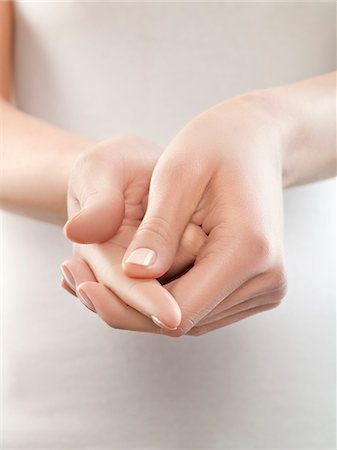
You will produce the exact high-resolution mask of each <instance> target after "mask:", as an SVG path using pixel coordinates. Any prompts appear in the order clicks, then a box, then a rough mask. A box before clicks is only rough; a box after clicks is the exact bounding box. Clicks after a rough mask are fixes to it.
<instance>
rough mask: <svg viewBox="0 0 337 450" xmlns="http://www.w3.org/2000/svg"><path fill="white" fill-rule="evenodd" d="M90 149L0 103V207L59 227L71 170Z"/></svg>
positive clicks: (76, 138)
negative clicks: (82, 154) (87, 149)
mask: <svg viewBox="0 0 337 450" xmlns="http://www.w3.org/2000/svg"><path fill="white" fill-rule="evenodd" d="M92 144H93V141H91V140H90V139H86V138H83V137H81V136H78V135H76V134H72V133H69V132H66V131H64V130H61V129H58V128H57V127H55V126H52V125H50V124H48V123H46V122H43V121H42V120H39V119H37V118H34V117H31V116H29V115H28V114H25V113H23V112H21V111H18V110H17V109H15V108H14V107H13V106H12V105H11V104H9V103H7V102H6V101H4V100H2V99H0V155H1V174H0V176H1V179H0V183H1V184H0V201H1V207H2V208H3V209H7V210H10V211H13V212H16V213H19V214H25V215H28V216H31V217H35V218H38V219H40V220H44V221H48V222H53V223H59V224H63V223H64V222H65V220H66V216H67V208H66V197H67V180H68V175H69V170H70V167H71V166H72V163H73V161H74V160H75V158H76V157H77V156H78V154H79V153H80V152H82V151H83V150H84V149H86V148H88V147H90V146H91V145H92Z"/></svg>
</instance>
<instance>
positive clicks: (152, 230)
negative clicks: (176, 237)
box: [137, 216, 171, 242]
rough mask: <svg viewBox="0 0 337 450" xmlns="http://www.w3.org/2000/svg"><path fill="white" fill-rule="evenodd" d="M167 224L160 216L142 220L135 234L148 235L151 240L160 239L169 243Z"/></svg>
mask: <svg viewBox="0 0 337 450" xmlns="http://www.w3.org/2000/svg"><path fill="white" fill-rule="evenodd" d="M170 228H171V226H170V224H169V222H168V221H167V220H166V219H164V218H163V217H160V216H152V217H149V218H148V219H147V218H145V219H143V222H142V223H141V224H140V226H139V228H138V232H137V234H138V235H139V236H141V235H142V234H150V235H151V236H152V237H153V238H156V239H160V240H161V241H163V242H168V241H171V232H170Z"/></svg>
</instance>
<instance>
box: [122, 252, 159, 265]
mask: <svg viewBox="0 0 337 450" xmlns="http://www.w3.org/2000/svg"><path fill="white" fill-rule="evenodd" d="M155 259H156V253H155V252H154V251H153V250H151V249H149V248H136V250H134V251H133V252H132V253H131V254H130V255H129V256H128V257H127V258H126V260H125V263H127V264H138V265H139V266H149V265H150V264H153V263H154V261H155Z"/></svg>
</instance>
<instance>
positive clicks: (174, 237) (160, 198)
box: [122, 152, 211, 278]
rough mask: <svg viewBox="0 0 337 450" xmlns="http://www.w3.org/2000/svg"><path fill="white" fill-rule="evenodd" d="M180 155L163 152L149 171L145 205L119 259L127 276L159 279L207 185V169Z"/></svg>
mask: <svg viewBox="0 0 337 450" xmlns="http://www.w3.org/2000/svg"><path fill="white" fill-rule="evenodd" d="M181 154H182V153H180V155H179V154H176V155H172V154H170V152H168V153H166V154H165V153H164V154H163V156H162V157H161V158H160V159H159V162H158V164H157V165H156V167H155V169H154V171H153V174H152V178H151V182H150V190H149V198H148V208H147V210H146V213H145V216H144V218H143V220H142V222H141V224H140V226H139V228H138V230H137V232H136V234H135V235H134V237H133V240H132V242H131V243H130V245H129V247H128V249H127V251H126V252H125V255H124V258H123V263H122V265H123V270H124V271H125V273H126V274H127V275H128V276H131V277H136V278H137V277H141V278H159V277H160V276H162V275H164V274H165V273H166V272H167V271H168V270H169V269H170V267H171V266H172V263H173V260H174V257H175V255H176V253H177V250H178V247H179V242H180V240H181V237H182V235H183V233H184V230H185V229H186V227H187V225H188V223H189V222H190V218H191V216H192V214H193V213H194V211H195V209H196V207H197V205H198V203H199V201H200V199H201V196H202V193H203V191H204V189H205V187H206V186H207V183H208V181H209V178H210V176H211V175H210V174H209V173H208V170H207V168H206V169H205V168H204V167H201V165H200V163H199V161H198V160H196V161H193V162H191V161H184V160H182V156H181ZM173 156H174V157H173ZM187 167H188V170H187ZM177 180H183V182H179V183H177Z"/></svg>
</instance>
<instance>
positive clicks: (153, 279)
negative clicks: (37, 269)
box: [0, 2, 336, 336]
mask: <svg viewBox="0 0 337 450" xmlns="http://www.w3.org/2000/svg"><path fill="white" fill-rule="evenodd" d="M11 24H13V21H12V19H11V12H10V4H9V3H8V2H1V3H0V35H1V36H5V39H3V40H2V41H1V44H0V45H1V47H0V73H1V74H2V75H1V78H0V82H1V86H0V89H1V97H2V100H1V102H0V117H1V124H2V127H1V128H2V140H1V143H0V144H1V154H2V155H3V156H2V158H3V161H5V165H4V169H3V172H2V180H1V203H2V207H3V208H5V209H8V210H11V211H15V212H18V213H20V214H26V215H30V216H33V217H36V218H39V219H40V220H45V221H51V222H54V223H59V224H63V223H64V222H65V220H66V217H67V216H66V213H67V207H66V203H67V200H66V199H67V196H68V213H69V220H68V222H67V224H66V226H65V233H66V235H67V237H68V238H69V239H71V240H72V241H74V242H76V243H75V244H74V252H75V254H74V257H73V258H71V259H69V260H68V261H66V262H65V263H64V264H63V265H62V270H63V274H64V278H63V280H62V285H63V287H64V288H65V289H67V290H69V291H70V292H72V293H74V294H76V295H77V296H78V297H79V298H80V299H81V300H82V302H83V303H84V304H86V305H87V306H89V307H90V308H91V309H93V310H94V311H96V312H97V314H98V315H99V316H100V317H101V318H102V319H103V320H104V321H105V322H106V323H108V324H109V325H110V326H111V327H114V328H119V329H125V330H134V331H142V332H153V333H161V334H165V335H167V336H182V335H185V334H188V335H200V334H204V333H206V332H209V331H212V330H215V329H217V328H221V327H223V326H225V325H228V324H230V323H233V322H236V321H238V320H241V319H243V318H246V317H249V316H251V315H253V314H256V313H258V312H262V311H266V310H269V309H272V308H274V307H275V306H277V305H279V304H280V303H281V300H282V298H283V297H284V296H285V293H286V270H285V267H284V250H283V204H282V193H283V189H284V188H286V187H289V186H295V185H298V184H304V183H309V182H313V181H317V180H321V179H324V178H328V177H332V176H334V175H335V173H336V142H335V131H336V116H335V89H336V75H335V73H330V74H326V75H322V76H319V77H314V78H311V79H308V80H305V81H301V82H297V83H294V84H291V85H287V86H279V87H275V88H270V89H265V90H260V91H256V92H253V93H247V94H243V95H241V96H238V97H235V98H233V99H227V100H224V101H220V102H219V103H218V104H217V105H215V106H214V107H212V108H209V109H208V110H207V111H204V112H201V113H200V114H199V115H198V116H197V117H195V118H194V119H193V120H192V121H191V122H190V123H188V124H187V125H186V126H185V127H184V128H183V129H182V130H181V131H180V132H179V133H178V135H177V136H175V137H174V138H173V139H172V141H171V142H170V144H169V145H168V147H167V148H166V149H165V150H164V152H163V151H162V150H161V149H160V148H159V147H158V146H157V145H156V144H154V143H152V142H150V141H148V140H145V139H142V138H137V137H129V136H115V137H113V138H111V139H106V140H105V141H104V142H101V143H95V142H92V141H91V140H90V139H86V138H85V137H82V136H77V135H74V134H72V133H68V132H66V131H63V130H59V129H57V128H56V127H54V126H52V125H49V124H47V123H45V122H43V121H41V120H38V119H35V118H33V117H30V116H28V115H26V114H24V113H22V112H20V111H18V110H17V109H15V108H14V107H13V106H12V105H11V104H10V92H11V74H10V47H11ZM140 149H141V151H139V150H140ZM18 161H24V164H19V163H18ZM27 161H29V164H27ZM50 166H52V168H53V173H54V177H53V178H52V179H51V177H49V176H48V174H49V172H48V169H49V170H50ZM93 173H94V174H95V176H94V177H92V176H91V175H92V174H93ZM28 187H29V189H28ZM88 243H89V245H84V244H88ZM137 249H142V250H138V251H137V252H136V254H135V256H136V259H134V260H133V262H132V257H131V258H130V255H131V254H132V252H133V251H134V250H137ZM144 249H148V250H150V251H146V250H144ZM157 280H159V281H157ZM153 316H154V317H153ZM151 317H152V320H151ZM158 320H159V321H158Z"/></svg>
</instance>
